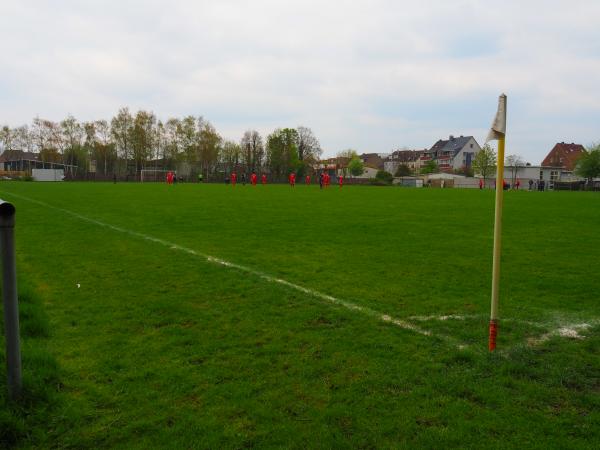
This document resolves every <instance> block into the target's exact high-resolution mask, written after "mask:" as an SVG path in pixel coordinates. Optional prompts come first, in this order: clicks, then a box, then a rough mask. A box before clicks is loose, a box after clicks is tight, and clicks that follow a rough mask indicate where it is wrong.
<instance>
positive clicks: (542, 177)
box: [540, 170, 544, 180]
mask: <svg viewBox="0 0 600 450" xmlns="http://www.w3.org/2000/svg"><path fill="white" fill-rule="evenodd" d="M543 179H544V171H543V170H540V180H543Z"/></svg>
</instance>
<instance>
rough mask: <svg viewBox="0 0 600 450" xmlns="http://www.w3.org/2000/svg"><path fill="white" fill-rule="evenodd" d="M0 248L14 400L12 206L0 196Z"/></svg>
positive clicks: (17, 360) (17, 359)
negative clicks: (0, 198)
mask: <svg viewBox="0 0 600 450" xmlns="http://www.w3.org/2000/svg"><path fill="white" fill-rule="evenodd" d="M0 250H1V251H2V300H3V301H4V332H5V335H6V368H7V376H8V393H9V396H10V398H11V399H13V400H15V399H17V398H18V397H19V396H20V395H21V387H22V379H21V349H20V343H19V304H18V300H17V264H16V257H15V207H14V206H13V205H12V204H11V203H8V202H5V201H3V200H0Z"/></svg>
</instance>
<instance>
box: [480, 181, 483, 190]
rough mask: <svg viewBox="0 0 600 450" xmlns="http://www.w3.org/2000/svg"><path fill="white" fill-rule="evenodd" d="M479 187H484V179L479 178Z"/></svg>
mask: <svg viewBox="0 0 600 450" xmlns="http://www.w3.org/2000/svg"><path fill="white" fill-rule="evenodd" d="M479 189H483V179H482V178H480V179H479Z"/></svg>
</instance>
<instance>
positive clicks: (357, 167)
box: [348, 156, 365, 177]
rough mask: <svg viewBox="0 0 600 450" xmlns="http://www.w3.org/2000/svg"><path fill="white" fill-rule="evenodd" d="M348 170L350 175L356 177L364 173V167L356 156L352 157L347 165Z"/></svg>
mask: <svg viewBox="0 0 600 450" xmlns="http://www.w3.org/2000/svg"><path fill="white" fill-rule="evenodd" d="M348 170H349V171H350V175H352V176H354V177H358V176H360V175H362V174H363V173H364V172H365V166H364V164H363V162H362V160H361V159H360V158H359V157H358V156H354V157H353V158H352V159H351V160H350V162H349V163H348Z"/></svg>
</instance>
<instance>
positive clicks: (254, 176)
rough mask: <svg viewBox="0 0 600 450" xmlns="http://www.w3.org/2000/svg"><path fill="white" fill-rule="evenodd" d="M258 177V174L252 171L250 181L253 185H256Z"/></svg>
mask: <svg viewBox="0 0 600 450" xmlns="http://www.w3.org/2000/svg"><path fill="white" fill-rule="evenodd" d="M257 179H258V177H257V176H256V174H255V173H254V172H252V175H250V183H251V184H252V186H256V180H257Z"/></svg>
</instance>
